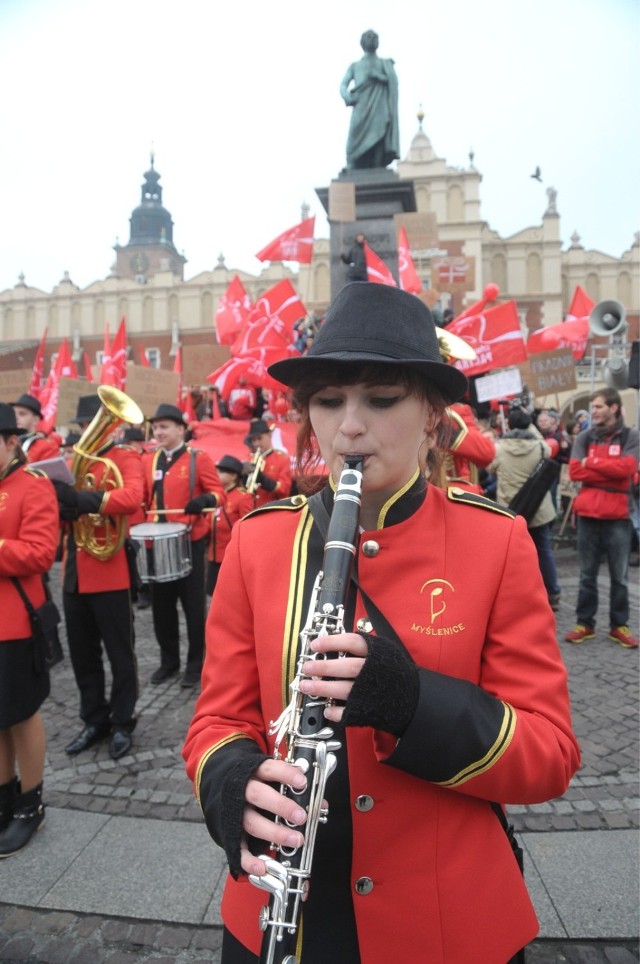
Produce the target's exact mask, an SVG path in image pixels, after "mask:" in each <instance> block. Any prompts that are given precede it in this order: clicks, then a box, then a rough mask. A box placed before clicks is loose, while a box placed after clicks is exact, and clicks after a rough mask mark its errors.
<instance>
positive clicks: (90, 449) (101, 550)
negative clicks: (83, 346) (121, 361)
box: [71, 385, 144, 562]
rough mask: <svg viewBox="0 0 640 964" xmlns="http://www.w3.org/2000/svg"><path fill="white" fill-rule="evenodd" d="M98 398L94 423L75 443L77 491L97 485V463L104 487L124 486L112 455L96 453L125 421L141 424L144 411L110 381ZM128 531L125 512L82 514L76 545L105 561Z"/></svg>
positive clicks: (76, 526) (75, 533) (76, 529)
mask: <svg viewBox="0 0 640 964" xmlns="http://www.w3.org/2000/svg"><path fill="white" fill-rule="evenodd" d="M98 398H99V399H100V401H101V403H102V404H101V406H100V409H99V410H98V412H97V413H96V415H95V416H94V418H93V420H92V421H91V423H90V424H89V425H88V426H87V428H86V429H85V431H84V432H83V433H82V436H81V437H80V440H79V441H78V442H77V444H76V445H74V446H73V451H74V456H73V461H72V463H71V472H72V473H73V476H74V478H75V480H76V484H75V487H76V489H77V490H78V491H83V490H91V489H95V487H96V486H95V482H96V479H95V468H96V463H101V464H102V465H103V466H104V472H103V474H102V477H101V479H100V488H101V489H110V490H111V489H121V488H122V487H123V481H122V474H121V472H120V469H119V468H118V466H117V465H116V463H115V462H114V461H113V460H112V459H107V458H101V457H100V456H99V455H96V454H94V453H96V452H99V451H100V449H101V448H102V447H103V446H104V444H105V443H106V441H107V439H108V437H109V436H110V435H111V433H112V432H113V430H114V429H115V428H117V427H118V425H121V424H122V423H123V422H126V423H127V424H129V425H141V424H142V422H144V415H143V414H142V411H141V409H140V407H139V406H138V405H137V404H136V403H135V402H134V401H133V399H132V398H129V396H128V395H125V393H124V392H121V391H120V389H119V388H114V387H113V386H111V385H100V386H99V387H98ZM126 535H127V520H126V518H125V516H117V517H116V520H115V521H114V520H112V519H111V518H109V517H108V516H102V515H100V514H99V513H96V514H91V515H86V516H82V517H81V518H80V519H78V520H77V522H74V523H73V536H74V539H75V543H76V545H77V546H78V547H79V548H81V549H84V550H85V552H88V553H89V555H91V556H94V558H96V559H100V560H102V561H103V562H106V560H107V559H111V557H112V556H113V555H114V554H115V553H116V552H117V551H118V549H121V548H122V546H123V545H124V540H125V538H126Z"/></svg>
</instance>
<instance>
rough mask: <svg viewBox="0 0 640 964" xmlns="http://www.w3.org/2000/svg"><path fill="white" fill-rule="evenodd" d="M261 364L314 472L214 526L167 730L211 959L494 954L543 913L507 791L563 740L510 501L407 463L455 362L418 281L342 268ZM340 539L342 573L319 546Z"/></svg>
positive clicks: (547, 766)
mask: <svg viewBox="0 0 640 964" xmlns="http://www.w3.org/2000/svg"><path fill="white" fill-rule="evenodd" d="M269 371H270V374H271V375H273V376H274V378H276V379H277V380H278V381H281V382H283V383H284V384H286V385H288V386H290V388H291V389H292V390H293V394H294V398H295V401H296V404H297V406H298V408H299V410H300V414H301V426H300V435H299V442H298V459H299V462H300V466H301V470H302V469H303V468H304V469H306V470H307V472H308V473H310V472H312V471H313V467H314V464H315V465H316V466H317V465H318V464H320V458H321V459H322V460H323V461H324V464H325V466H326V469H327V470H328V471H329V473H330V474H329V479H328V482H327V484H326V486H325V488H324V489H323V490H322V492H321V493H320V494H319V495H313V496H311V497H309V498H307V497H306V496H305V495H297V496H294V497H293V498H292V499H289V500H285V501H282V502H278V503H273V504H271V505H269V506H265V507H263V508H262V509H259V510H257V511H256V512H254V513H251V514H250V515H249V516H247V517H246V518H245V519H243V520H242V521H241V522H239V523H238V525H236V526H235V527H234V530H233V535H232V538H231V543H230V546H229V548H228V549H227V553H226V556H225V560H224V563H223V566H222V569H221V572H220V577H219V580H218V585H217V588H216V594H215V596H214V598H213V604H212V607H211V611H210V614H209V618H208V623H207V654H206V661H205V667H204V673H203V678H202V680H203V685H202V693H201V695H200V697H199V699H198V702H197V704H196V707H195V713H194V717H193V720H192V722H191V725H190V728H189V732H188V734H187V738H186V742H185V746H184V751H183V752H184V757H185V760H186V764H187V771H188V773H189V776H190V778H191V779H192V780H193V781H194V785H195V790H196V794H197V795H198V799H199V801H200V804H201V807H202V810H203V813H204V818H205V821H206V824H207V827H208V830H209V832H210V834H211V836H212V837H213V839H214V840H215V841H216V842H217V843H218V844H219V845H220V846H221V847H223V848H224V850H225V852H226V855H227V859H228V862H229V871H230V873H229V877H228V880H227V884H226V888H225V892H224V897H223V902H222V916H223V920H224V924H225V935H224V945H223V954H222V960H223V962H224V964H251V962H257V961H258V960H260V962H262V964H264V962H266V961H280V962H284V961H286V962H288V964H294V962H301V964H326V962H327V961H331V962H332V964H358V962H361V964H388V962H389V961H391V960H394V959H396V960H399V961H411V962H429V964H435V962H439V964H469V962H471V961H482V964H505V962H507V961H510V960H513V959H517V955H518V954H519V953H520V951H521V949H522V948H523V947H524V946H525V945H526V944H527V943H528V942H529V941H531V940H532V939H533V938H534V937H535V935H536V933H537V931H538V923H537V920H536V915H535V912H534V909H533V907H532V904H531V901H530V899H529V896H528V894H527V890H526V887H525V883H524V880H523V877H522V873H521V870H520V868H519V866H518V860H517V858H516V855H515V848H514V847H513V846H512V843H511V840H510V837H509V836H508V835H507V833H506V832H505V827H506V820H505V818H504V805H505V804H508V803H512V804H527V803H536V802H540V801H544V800H547V799H549V798H552V797H557V796H559V795H560V794H562V793H563V792H564V791H565V790H566V788H567V786H568V784H569V781H570V779H571V776H572V775H573V773H574V772H575V771H576V769H577V767H578V765H579V750H578V746H577V743H576V739H575V736H574V735H573V732H572V729H571V718H570V708H569V699H568V694H567V680H566V673H565V669H564V666H563V663H562V660H561V658H560V654H559V650H558V646H557V643H556V636H555V623H554V618H553V614H552V612H551V609H550V607H549V603H548V599H547V593H546V591H545V588H544V585H543V582H542V579H541V577H540V574H539V568H538V565H537V558H536V551H535V547H534V545H533V543H532V542H531V539H530V537H529V535H528V533H527V527H526V524H525V523H524V521H523V520H522V519H521V518H519V517H514V516H513V514H512V513H511V512H510V511H509V510H507V509H503V508H501V507H499V506H497V505H496V504H495V503H493V502H490V501H489V500H487V499H484V498H483V497H482V496H478V495H475V494H473V493H469V492H466V491H464V490H460V489H456V488H455V487H452V488H449V489H447V490H443V489H439V488H437V487H436V486H434V485H433V484H431V483H430V482H429V481H428V478H429V474H430V471H431V470H432V469H433V467H434V458H435V457H436V454H437V448H438V446H439V445H440V446H446V439H444V438H441V437H440V429H439V426H440V423H441V420H442V417H443V414H444V410H445V407H446V406H447V404H449V403H452V402H455V401H456V400H459V399H460V398H462V396H463V395H464V393H465V390H466V379H465V378H464V376H463V375H462V374H461V373H460V372H459V371H458V370H457V369H456V368H455V367H453V366H451V365H448V364H446V363H445V362H444V361H443V360H442V358H441V357H440V352H439V347H438V340H437V336H436V329H435V325H434V323H433V321H432V318H431V315H430V313H429V311H428V309H427V308H426V307H425V305H424V304H423V303H422V302H421V301H420V300H419V299H418V298H416V297H415V296H414V295H411V294H408V293H406V292H403V291H401V290H399V289H397V288H392V287H389V286H385V285H376V284H368V283H354V284H350V285H347V286H346V287H345V288H343V289H342V291H341V292H340V293H339V295H338V296H337V298H336V299H335V301H334V303H333V305H332V306H331V309H330V311H329V312H328V314H327V317H326V320H325V322H324V324H323V326H322V327H321V329H320V332H319V334H318V337H317V338H316V339H315V341H314V344H313V346H312V347H311V349H310V350H309V352H308V353H307V354H306V355H304V356H301V357H296V358H291V359H287V360H285V361H282V362H278V363H276V364H274V365H272V366H271V368H270V369H269ZM359 477H361V495H360V496H359V497H358V498H360V499H361V508H360V511H359V520H358V521H357V522H356V524H355V527H354V525H353V503H354V502H356V501H357V497H356V494H355V489H356V488H357V486H356V485H355V481H354V480H356V479H357V478H359ZM349 503H352V505H351V507H350V508H349ZM338 513H340V517H339V519H338V522H336V518H337V517H338V515H337V514H338ZM343 516H345V517H348V523H349V524H348V525H346V524H345V525H342V522H343V518H342V517H343ZM332 523H333V525H332ZM352 529H353V534H351V533H352ZM338 530H341V531H338ZM342 530H344V532H343V531H342ZM351 540H353V546H352V548H353V555H354V561H353V566H352V571H351V574H350V577H348V578H347V579H344V578H343V574H342V573H341V572H338V569H337V568H336V569H335V571H334V569H333V563H331V562H327V560H328V559H329V558H330V553H331V552H333V551H334V550H335V551H337V550H338V549H340V548H342V549H344V550H345V551H346V552H349V550H350V547H351ZM323 566H324V567H325V568H327V569H330V570H331V571H330V572H329V573H325V572H323V571H322V569H323ZM319 573H320V574H321V578H320V577H319V575H318V574H319ZM318 581H320V586H321V588H322V592H321V593H320V596H318V595H317V593H316V591H315V590H316V589H317V587H318ZM314 587H315V588H314ZM329 590H331V591H335V592H336V593H338V591H339V593H340V599H341V603H340V605H337V607H335V608H334V607H333V606H332V604H329V605H327V604H326V603H325V602H323V599H325V598H327V595H326V593H327V592H329ZM323 594H324V595H323ZM336 612H337V615H338V617H339V618H338V619H336V620H334V615H335V613H336ZM299 650H300V651H301V653H302V655H300V651H299ZM322 656H326V657H331V658H327V659H321V658H318V657H322ZM333 657H338V658H333ZM287 704H289V706H290V707H293V711H292V712H291V713H290V712H289V710H287V711H285V713H284V714H283V712H282V711H283V708H284V707H286V706H287ZM298 711H300V712H299V715H298V716H296V712H298ZM300 719H302V720H303V723H302V724H300V725H299V720H300ZM292 720H293V723H292ZM274 724H275V725H274ZM305 727H306V729H305ZM308 730H312V733H311V736H310V737H307V735H306V734H307V731H308ZM327 761H330V762H327ZM319 772H320V773H322V774H323V779H322V780H320V781H319V782H318V779H317V775H318V773H319ZM325 781H326V782H325ZM318 794H320V796H321V797H322V798H323V806H321V807H318V806H317V802H318V801H317V797H318ZM324 804H326V807H325V806H324ZM326 809H328V814H327V815H326V822H323V821H324V817H325V814H324V811H325V810H326ZM316 835H317V836H316ZM314 840H315V849H314V853H313V859H312V861H311V860H310V859H309V854H308V853H307V852H306V851H305V848H306V847H307V844H308V843H309V841H314ZM300 854H302V855H303V856H302V857H300V856H299V855H300ZM252 884H255V885H257V886H252ZM298 892H303V895H304V898H305V899H299V893H298ZM265 905H266V906H265ZM261 908H262V910H261ZM259 918H260V919H261V924H262V928H263V930H261V929H260V927H259V926H258V920H259Z"/></svg>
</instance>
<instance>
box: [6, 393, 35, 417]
mask: <svg viewBox="0 0 640 964" xmlns="http://www.w3.org/2000/svg"><path fill="white" fill-rule="evenodd" d="M11 404H12V405H16V406H17V407H19V408H28V409H29V411H30V412H33V414H34V415H37V416H38V418H42V408H41V407H40V402H39V401H38V399H37V398H34V397H33V395H21V396H20V398H19V399H18V401H17V402H11Z"/></svg>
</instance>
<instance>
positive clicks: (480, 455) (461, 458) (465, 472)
mask: <svg viewBox="0 0 640 964" xmlns="http://www.w3.org/2000/svg"><path fill="white" fill-rule="evenodd" d="M449 412H450V413H452V415H451V416H450V422H451V423H452V429H453V431H454V437H453V441H452V443H451V447H450V448H449V449H448V450H447V453H446V455H445V463H444V465H445V475H446V480H445V484H446V485H458V486H461V487H462V488H464V489H467V490H468V491H469V492H476V493H477V494H478V495H481V494H482V486H481V485H478V484H477V481H475V479H472V477H471V476H472V466H478V467H479V468H481V469H483V468H486V467H487V465H489V464H490V463H491V462H493V460H494V458H495V457H496V447H495V444H494V443H493V441H492V440H491V439H490V438H488V437H487V436H486V435H483V434H482V432H481V431H480V429H479V428H478V426H477V424H476V420H475V418H474V415H473V412H472V410H471V408H470V406H469V405H462V404H458V405H450V406H449Z"/></svg>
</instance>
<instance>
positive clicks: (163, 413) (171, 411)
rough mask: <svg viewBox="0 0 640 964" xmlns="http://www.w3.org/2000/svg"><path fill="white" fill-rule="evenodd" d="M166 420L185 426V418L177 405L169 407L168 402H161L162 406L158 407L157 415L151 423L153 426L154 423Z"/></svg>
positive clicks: (151, 419)
mask: <svg viewBox="0 0 640 964" xmlns="http://www.w3.org/2000/svg"><path fill="white" fill-rule="evenodd" d="M166 419H168V420H169V421H170V422H177V423H178V424H179V425H185V420H184V416H183V414H182V412H181V411H180V409H179V408H178V406H177V405H169V404H168V403H167V402H161V403H160V405H158V410H157V412H156V414H155V415H153V416H152V417H151V418H150V419H149V421H150V422H151V424H153V423H154V422H160V421H165V420H166Z"/></svg>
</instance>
